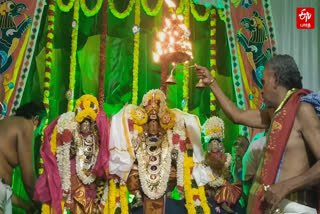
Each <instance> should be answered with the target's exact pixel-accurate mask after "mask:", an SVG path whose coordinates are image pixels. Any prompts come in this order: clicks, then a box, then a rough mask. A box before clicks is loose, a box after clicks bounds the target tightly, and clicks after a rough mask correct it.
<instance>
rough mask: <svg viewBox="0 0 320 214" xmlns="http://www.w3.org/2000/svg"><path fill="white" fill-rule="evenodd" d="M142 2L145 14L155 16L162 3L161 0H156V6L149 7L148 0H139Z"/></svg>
mask: <svg viewBox="0 0 320 214" xmlns="http://www.w3.org/2000/svg"><path fill="white" fill-rule="evenodd" d="M141 3H142V7H143V9H144V11H145V12H146V14H147V15H149V16H156V15H158V13H159V12H160V10H161V7H162V4H163V0H158V2H157V4H156V6H155V7H154V8H153V9H151V8H150V7H149V5H148V0H141Z"/></svg>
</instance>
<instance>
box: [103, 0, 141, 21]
mask: <svg viewBox="0 0 320 214" xmlns="http://www.w3.org/2000/svg"><path fill="white" fill-rule="evenodd" d="M113 1H114V0H109V1H108V3H109V8H110V10H111V13H112V14H113V15H114V16H115V17H117V18H118V19H124V18H126V17H127V16H129V15H130V13H131V11H132V8H133V4H134V2H135V0H130V1H129V4H128V7H127V9H125V10H124V11H123V12H121V13H120V12H118V11H117V9H116V7H115V5H114V2H113ZM138 1H139V0H137V2H138ZM139 2H140V1H139Z"/></svg>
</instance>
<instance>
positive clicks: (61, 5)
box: [56, 0, 75, 12]
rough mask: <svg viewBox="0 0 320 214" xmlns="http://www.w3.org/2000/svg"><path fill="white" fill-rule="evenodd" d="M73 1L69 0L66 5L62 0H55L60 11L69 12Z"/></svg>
mask: <svg viewBox="0 0 320 214" xmlns="http://www.w3.org/2000/svg"><path fill="white" fill-rule="evenodd" d="M74 1H75V0H69V3H68V4H67V5H65V4H64V3H63V2H62V0H56V2H57V5H58V7H59V9H60V10H61V11H62V12H69V11H70V10H71V8H72V7H73V4H74Z"/></svg>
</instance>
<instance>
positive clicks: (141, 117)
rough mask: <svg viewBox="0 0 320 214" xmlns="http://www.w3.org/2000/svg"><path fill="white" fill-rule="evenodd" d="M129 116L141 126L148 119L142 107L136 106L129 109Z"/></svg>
mask: <svg viewBox="0 0 320 214" xmlns="http://www.w3.org/2000/svg"><path fill="white" fill-rule="evenodd" d="M130 114H131V117H132V120H133V122H134V123H135V124H137V125H139V126H142V125H144V124H146V123H147V121H148V114H147V112H146V110H144V108H141V107H137V108H134V109H132V110H131V113H130Z"/></svg>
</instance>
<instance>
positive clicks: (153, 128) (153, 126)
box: [148, 120, 159, 136]
mask: <svg viewBox="0 0 320 214" xmlns="http://www.w3.org/2000/svg"><path fill="white" fill-rule="evenodd" d="M148 132H149V135H151V136H152V135H157V134H158V133H159V123H158V121H156V120H151V121H149V123H148Z"/></svg>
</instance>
